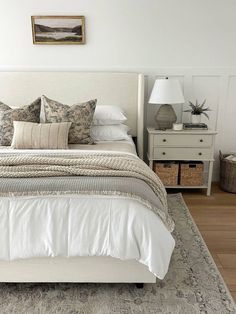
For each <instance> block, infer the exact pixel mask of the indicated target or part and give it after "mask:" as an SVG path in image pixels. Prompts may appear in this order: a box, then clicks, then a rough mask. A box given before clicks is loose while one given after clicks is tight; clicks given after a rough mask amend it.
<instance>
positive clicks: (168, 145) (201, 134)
mask: <svg viewBox="0 0 236 314" xmlns="http://www.w3.org/2000/svg"><path fill="white" fill-rule="evenodd" d="M147 131H148V160H149V166H150V167H151V168H152V169H153V164H154V162H155V161H179V162H181V161H195V162H199V161H202V162H204V163H208V165H209V166H208V167H207V173H205V175H204V183H203V184H201V185H196V186H194V185H188V186H184V185H180V184H177V185H174V186H166V187H168V188H201V189H207V195H210V193H211V182H212V171H213V162H214V143H215V135H216V134H217V132H216V131H211V130H183V131H174V130H167V131H161V130H155V129H154V128H147ZM199 167H200V166H199Z"/></svg>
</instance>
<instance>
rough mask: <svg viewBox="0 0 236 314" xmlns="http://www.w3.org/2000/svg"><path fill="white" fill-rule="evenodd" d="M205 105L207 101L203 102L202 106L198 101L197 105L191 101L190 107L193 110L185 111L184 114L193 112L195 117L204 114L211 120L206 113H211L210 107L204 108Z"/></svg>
mask: <svg viewBox="0 0 236 314" xmlns="http://www.w3.org/2000/svg"><path fill="white" fill-rule="evenodd" d="M205 103H206V99H205V100H204V101H203V103H202V104H199V103H198V100H196V103H195V104H194V103H192V102H191V101H189V106H190V107H191V109H187V110H184V112H191V114H195V115H201V114H204V116H206V117H207V118H208V119H209V116H208V114H207V113H206V111H211V109H210V108H209V107H206V108H204V105H205Z"/></svg>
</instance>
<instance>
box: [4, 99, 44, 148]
mask: <svg viewBox="0 0 236 314" xmlns="http://www.w3.org/2000/svg"><path fill="white" fill-rule="evenodd" d="M40 107H41V99H40V98H37V99H36V100H35V101H34V102H33V103H32V104H30V105H27V106H24V107H21V108H17V109H12V108H11V107H9V106H7V105H5V104H3V103H2V102H0V146H10V145H11V142H12V137H13V131H14V127H13V121H26V122H35V123H39V122H40V121H39V120H40Z"/></svg>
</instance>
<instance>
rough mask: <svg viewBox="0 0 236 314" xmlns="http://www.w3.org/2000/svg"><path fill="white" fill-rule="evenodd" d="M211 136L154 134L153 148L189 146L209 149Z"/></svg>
mask: <svg viewBox="0 0 236 314" xmlns="http://www.w3.org/2000/svg"><path fill="white" fill-rule="evenodd" d="M211 145H212V136H211V135H206V134H203V135H201V134H199V135H198V134H183V133H180V134H172V135H170V134H166V135H165V134H156V135H154V146H190V147H196V146H199V147H211Z"/></svg>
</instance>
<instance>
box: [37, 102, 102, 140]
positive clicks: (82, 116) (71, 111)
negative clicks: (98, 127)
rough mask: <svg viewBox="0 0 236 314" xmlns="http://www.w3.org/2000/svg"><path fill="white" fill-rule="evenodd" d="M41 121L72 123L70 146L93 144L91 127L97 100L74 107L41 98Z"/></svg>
mask: <svg viewBox="0 0 236 314" xmlns="http://www.w3.org/2000/svg"><path fill="white" fill-rule="evenodd" d="M41 102H42V112H41V119H42V121H43V122H46V123H58V122H71V128H70V131H69V144H92V143H93V140H92V138H91V136H90V126H91V124H92V121H93V115H94V111H95V108H96V103H97V100H96V99H95V100H90V101H87V102H84V103H81V104H75V105H73V106H69V105H64V104H61V103H60V102H58V101H55V100H52V99H49V98H47V97H46V96H42V97H41Z"/></svg>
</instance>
